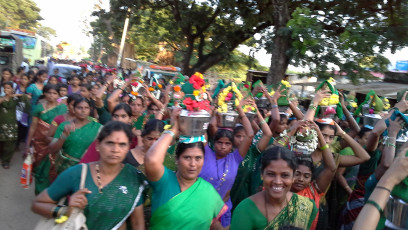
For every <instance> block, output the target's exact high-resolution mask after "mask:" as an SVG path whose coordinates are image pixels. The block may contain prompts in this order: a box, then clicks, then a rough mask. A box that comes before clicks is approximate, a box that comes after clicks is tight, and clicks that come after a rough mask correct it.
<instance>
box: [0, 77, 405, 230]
mask: <svg viewBox="0 0 408 230" xmlns="http://www.w3.org/2000/svg"><path fill="white" fill-rule="evenodd" d="M123 76H124V77H125V78H126V79H127V81H126V82H127V83H125V84H123V85H119V87H118V88H114V84H113V82H114V80H115V79H116V75H115V74H111V73H107V74H102V73H101V72H96V73H88V74H85V75H83V74H79V73H78V74H76V73H72V75H71V76H70V78H68V81H67V84H64V83H62V82H60V78H58V77H55V76H48V74H47V72H46V71H38V72H34V71H30V72H27V73H25V72H24V71H23V70H22V69H19V70H17V73H16V74H15V75H14V73H13V71H12V70H10V69H3V70H2V72H1V77H2V78H1V91H0V96H1V97H0V117H1V119H0V153H1V162H2V166H3V168H5V169H7V168H9V167H10V160H11V158H12V156H13V153H14V152H15V151H16V148H18V144H19V143H20V142H24V143H25V149H24V151H23V155H24V156H27V155H28V154H32V156H33V157H34V165H33V167H34V169H33V170H34V177H35V193H36V195H37V197H36V199H35V201H34V202H33V205H32V210H33V211H34V212H35V213H38V214H40V215H42V216H44V217H47V218H60V217H61V216H69V215H70V213H71V212H72V211H73V210H74V208H80V209H82V210H83V213H84V215H85V216H86V225H87V227H88V228H89V229H98V230H99V229H145V228H150V229H210V228H211V229H232V230H235V229H243V230H249V229H274V230H275V229H352V228H353V227H354V229H375V228H376V226H377V225H379V226H381V224H382V226H384V218H383V216H382V215H381V216H380V212H381V211H382V210H383V209H384V208H385V205H386V202H387V198H388V197H389V195H390V194H389V193H390V191H391V190H392V189H393V187H394V186H395V185H397V184H399V183H400V182H401V181H402V180H404V179H405V178H406V177H407V176H408V159H407V157H405V151H406V150H407V149H406V147H408V146H405V145H404V146H402V147H401V148H400V149H399V151H397V152H396V143H395V141H396V137H397V135H398V133H399V131H400V130H401V129H403V128H404V127H405V125H406V124H405V122H404V120H403V119H400V118H397V119H394V120H393V119H390V116H391V114H392V112H393V111H394V110H398V111H407V110H408V101H406V100H405V97H403V99H402V100H401V101H399V102H398V103H396V104H395V106H394V107H393V108H391V109H390V112H389V113H388V114H389V115H385V116H384V117H383V118H382V119H381V120H380V121H378V122H377V124H376V125H375V127H373V128H371V129H369V128H366V127H362V126H361V125H360V124H358V123H357V122H356V121H355V119H354V117H353V116H352V115H351V113H350V112H348V110H347V108H346V103H345V102H344V101H342V102H343V103H342V110H343V113H344V116H343V119H339V120H337V122H336V121H333V122H332V123H330V124H329V123H321V122H317V121H315V120H314V114H315V109H316V106H318V104H319V103H320V102H321V100H323V99H324V98H325V97H327V92H326V91H324V90H320V91H317V92H316V94H315V95H314V97H313V99H312V101H311V103H310V105H309V106H308V108H301V109H300V108H298V103H297V101H296V100H291V101H290V105H289V106H290V110H288V111H287V112H286V113H280V112H279V108H278V103H277V101H278V99H279V97H280V96H281V95H280V92H279V90H278V91H277V92H276V93H275V94H274V95H273V96H271V95H269V93H267V90H265V89H264V90H262V91H263V93H264V96H265V97H267V98H268V100H269V102H270V104H271V105H272V106H271V108H270V109H269V110H268V109H257V110H256V116H255V118H253V119H251V120H249V119H248V117H247V116H246V115H245V112H244V111H243V109H242V106H243V105H246V104H249V105H251V106H253V107H255V108H256V107H257V105H256V103H255V102H254V101H253V100H251V99H246V100H241V101H240V102H239V103H240V105H241V106H237V107H236V108H237V113H238V114H239V124H237V125H236V127H235V128H234V129H232V130H230V129H225V128H221V127H218V126H217V124H218V122H217V116H216V115H215V113H216V112H215V107H214V106H213V108H214V109H213V111H212V113H211V114H212V119H211V122H210V124H209V127H208V130H207V133H206V136H205V139H206V140H201V141H195V142H185V141H182V139H183V138H184V137H180V122H179V117H180V111H181V109H179V108H173V109H168V108H167V104H168V103H169V100H170V99H169V96H168V95H169V91H168V90H169V88H170V87H171V86H169V87H166V85H169V84H167V83H166V81H165V80H164V79H161V84H163V85H164V86H165V87H163V88H162V89H161V90H162V94H161V95H162V96H161V97H160V98H158V99H157V98H155V97H154V96H153V95H152V94H151V93H150V92H149V90H148V86H146V85H145V86H144V87H145V88H146V90H145V91H144V92H145V93H144V95H140V96H135V95H132V94H130V93H129V92H130V90H129V89H130V87H131V85H130V82H132V78H135V76H134V75H129V76H127V75H125V74H124V75H123ZM209 94H210V93H209ZM209 96H211V95H209ZM404 96H405V95H404ZM341 98H343V97H342V96H341ZM302 110H303V112H304V113H302ZM302 128H303V129H312V130H315V131H316V134H317V139H318V147H317V148H316V150H315V151H314V152H312V153H311V154H310V156H309V157H299V156H297V155H296V154H295V153H293V152H292V151H291V150H290V148H288V146H289V145H290V143H289V139H290V137H292V136H294V135H295V133H296V132H297V131H298V130H299V129H302ZM384 132H386V133H387V135H386V136H383V133H384ZM398 152H399V153H398ZM24 156H23V157H24ZM394 158H396V159H395V160H394ZM83 164H86V165H88V167H87V172H88V173H87V174H86V180H85V187H84V188H83V189H80V180H81V170H82V165H83ZM12 167H20V166H19V165H12ZM366 182H367V183H368V184H367V183H366ZM406 192H407V193H408V191H406ZM370 195H371V197H370ZM66 196H69V199H68V200H69V201H68V202H66V203H65V204H59V203H58V202H59V200H60V199H62V198H64V197H66ZM364 197H365V199H364ZM363 207H364V208H363Z"/></svg>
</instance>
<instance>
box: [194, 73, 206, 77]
mask: <svg viewBox="0 0 408 230" xmlns="http://www.w3.org/2000/svg"><path fill="white" fill-rule="evenodd" d="M194 75H196V76H197V77H200V78H204V77H203V75H202V74H201V73H200V72H195V73H194Z"/></svg>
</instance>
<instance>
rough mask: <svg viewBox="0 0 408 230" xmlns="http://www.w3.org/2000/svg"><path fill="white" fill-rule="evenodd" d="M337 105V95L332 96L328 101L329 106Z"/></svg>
mask: <svg viewBox="0 0 408 230" xmlns="http://www.w3.org/2000/svg"><path fill="white" fill-rule="evenodd" d="M338 103H339V95H337V94H332V95H331V96H330V99H329V105H337V104H338Z"/></svg>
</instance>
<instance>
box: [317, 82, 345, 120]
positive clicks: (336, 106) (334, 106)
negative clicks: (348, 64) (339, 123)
mask: <svg viewBox="0 0 408 230" xmlns="http://www.w3.org/2000/svg"><path fill="white" fill-rule="evenodd" d="M326 89H328V90H330V92H331V95H330V97H329V98H323V99H322V101H321V102H320V103H319V106H318V108H317V109H316V113H315V115H320V116H323V117H326V116H328V115H332V114H336V115H337V117H339V118H341V117H343V110H342V107H341V104H340V98H339V92H338V91H337V89H336V88H335V87H334V86H333V85H332V84H331V83H330V82H329V81H328V80H326V81H323V82H322V83H321V84H320V85H319V86H318V87H317V88H316V91H318V90H326ZM322 106H325V108H322ZM329 117H331V118H332V116H329Z"/></svg>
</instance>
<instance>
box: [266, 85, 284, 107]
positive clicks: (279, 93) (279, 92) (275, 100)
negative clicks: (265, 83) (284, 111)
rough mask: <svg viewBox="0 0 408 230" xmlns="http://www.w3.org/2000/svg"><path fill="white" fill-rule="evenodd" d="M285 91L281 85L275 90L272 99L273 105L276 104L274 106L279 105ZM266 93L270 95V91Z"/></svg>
mask: <svg viewBox="0 0 408 230" xmlns="http://www.w3.org/2000/svg"><path fill="white" fill-rule="evenodd" d="M284 90H285V89H282V90H281V85H279V87H278V88H277V89H276V90H275V93H274V94H273V96H272V98H271V103H272V104H274V105H277V104H278V99H279V98H280V97H281V96H282V92H283V91H284ZM266 93H267V94H268V95H269V93H268V91H267V92H266Z"/></svg>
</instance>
